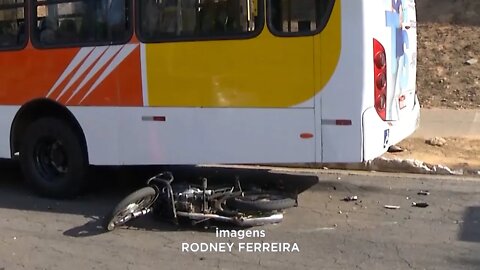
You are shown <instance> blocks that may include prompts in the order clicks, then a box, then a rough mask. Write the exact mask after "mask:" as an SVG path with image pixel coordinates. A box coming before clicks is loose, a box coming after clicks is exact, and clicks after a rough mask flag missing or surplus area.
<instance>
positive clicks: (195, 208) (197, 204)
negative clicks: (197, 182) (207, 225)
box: [175, 186, 203, 213]
mask: <svg viewBox="0 0 480 270" xmlns="http://www.w3.org/2000/svg"><path fill="white" fill-rule="evenodd" d="M177 190H178V191H175V194H176V203H175V208H176V209H177V211H182V212H189V213H199V212H202V205H203V200H202V198H203V191H202V190H201V189H199V188H196V187H190V186H185V187H183V188H181V189H180V188H179V189H177Z"/></svg>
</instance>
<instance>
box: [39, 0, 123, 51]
mask: <svg viewBox="0 0 480 270" xmlns="http://www.w3.org/2000/svg"><path fill="white" fill-rule="evenodd" d="M34 13H35V17H36V23H35V25H34V31H33V33H34V35H33V40H34V41H35V44H36V45H39V46H40V47H51V46H54V47H61V46H75V45H78V46H82V45H89V44H92V45H107V44H118V43H124V42H126V41H127V40H128V39H129V38H130V36H131V32H132V31H131V25H130V24H131V23H130V16H129V15H130V1H129V0H70V1H69V0H56V1H49V0H37V1H36V7H35V8H34Z"/></svg>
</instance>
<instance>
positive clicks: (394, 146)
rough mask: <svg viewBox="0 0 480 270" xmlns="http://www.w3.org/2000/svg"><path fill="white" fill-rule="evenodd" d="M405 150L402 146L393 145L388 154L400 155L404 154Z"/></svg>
mask: <svg viewBox="0 0 480 270" xmlns="http://www.w3.org/2000/svg"><path fill="white" fill-rule="evenodd" d="M403 151H405V150H403V148H401V147H400V146H397V145H392V146H390V147H389V148H388V150H387V152H389V153H400V152H403Z"/></svg>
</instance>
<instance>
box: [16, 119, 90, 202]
mask: <svg viewBox="0 0 480 270" xmlns="http://www.w3.org/2000/svg"><path fill="white" fill-rule="evenodd" d="M23 136H24V137H23V139H22V144H21V146H20V165H21V168H22V171H23V174H24V176H25V178H26V180H27V183H29V184H30V185H31V186H32V187H33V188H34V189H35V191H37V192H38V193H39V194H40V195H42V196H47V197H52V198H71V197H74V196H76V195H78V194H79V193H80V192H81V191H82V190H83V188H84V187H85V185H86V174H87V171H88V157H87V153H86V149H85V147H84V144H83V143H82V140H81V137H80V134H78V132H76V130H75V129H74V128H73V127H72V126H71V125H69V124H68V123H67V122H66V121H64V120H61V119H57V118H41V119H39V120H36V121H35V122H33V123H32V124H30V125H29V126H28V127H27V130H26V132H25V134H23Z"/></svg>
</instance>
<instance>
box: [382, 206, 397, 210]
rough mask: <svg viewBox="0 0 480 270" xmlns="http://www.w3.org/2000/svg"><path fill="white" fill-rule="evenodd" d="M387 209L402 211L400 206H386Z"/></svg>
mask: <svg viewBox="0 0 480 270" xmlns="http://www.w3.org/2000/svg"><path fill="white" fill-rule="evenodd" d="M385 208H387V209H392V210H395V209H400V206H398V205H385Z"/></svg>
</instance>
